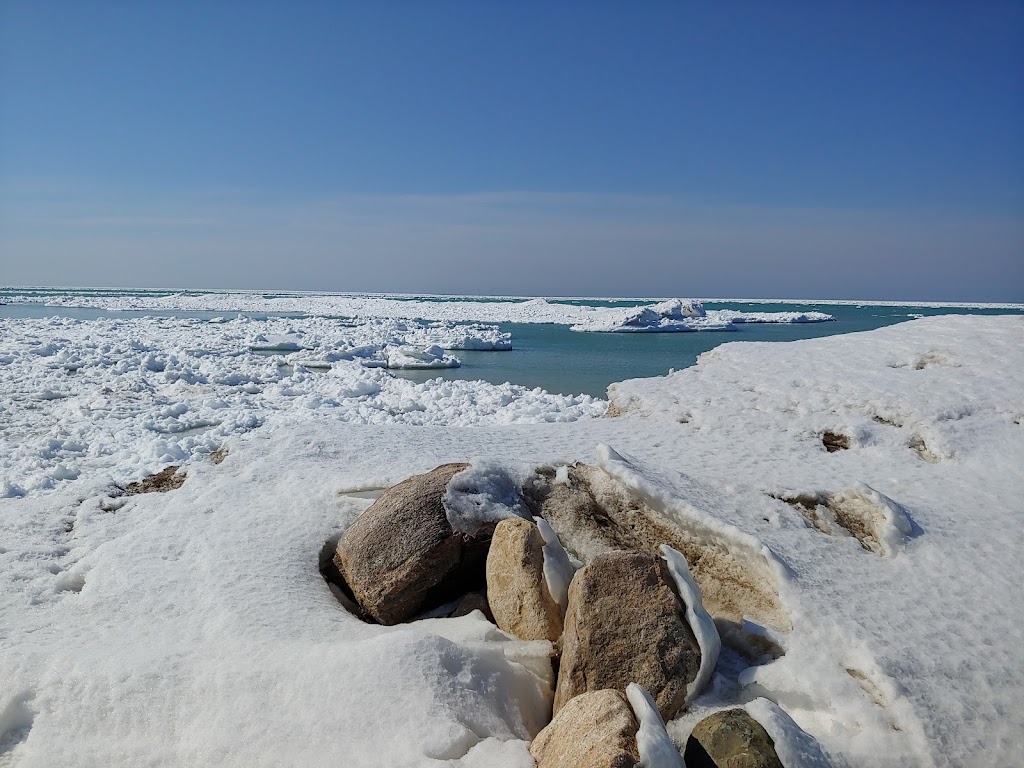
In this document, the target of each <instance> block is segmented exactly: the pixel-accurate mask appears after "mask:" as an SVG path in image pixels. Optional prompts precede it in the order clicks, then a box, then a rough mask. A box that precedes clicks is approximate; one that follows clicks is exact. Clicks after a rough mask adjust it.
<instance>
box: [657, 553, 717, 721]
mask: <svg viewBox="0 0 1024 768" xmlns="http://www.w3.org/2000/svg"><path fill="white" fill-rule="evenodd" d="M661 556H662V558H663V559H664V560H665V562H666V563H667V564H668V570H669V573H671V574H672V580H673V581H674V582H675V585H676V591H677V592H679V597H680V598H681V599H682V601H683V605H684V606H685V607H686V623H687V624H689V625H690V629H691V630H693V634H694V637H696V638H697V645H698V646H699V647H700V669H699V670H698V671H697V677H696V678H694V679H693V680H692V681H691V682H690V684H689V685H688V686H687V687H686V703H687V705H689V704H690V703H692V702H693V700H694V699H695V698H696V697H697V696H699V695H700V694H701V693H702V692H703V691H704V689H705V688H707V686H708V683H710V682H711V678H712V676H713V675H714V674H715V664H717V663H718V654H719V653H720V652H721V649H722V641H721V639H720V638H719V636H718V628H717V627H716V626H715V622H714V620H713V619H712V618H711V616H710V615H709V614H708V612H707V611H706V610H704V602H703V600H701V596H700V588H698V587H697V583H696V582H695V581H694V580H693V576H691V575H690V566H689V564H688V563H687V562H686V558H685V557H683V555H682V553H681V552H679V551H677V550H675V549H672V547H670V546H668V545H667V544H662V545H661Z"/></svg>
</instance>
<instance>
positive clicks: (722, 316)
mask: <svg viewBox="0 0 1024 768" xmlns="http://www.w3.org/2000/svg"><path fill="white" fill-rule="evenodd" d="M830 320H835V318H834V317H833V316H832V315H828V314H825V313H824V312H736V311H733V310H710V311H709V310H705V309H704V305H703V304H702V303H701V302H699V301H694V300H689V301H687V300H683V299H669V300H667V301H663V302H661V303H660V304H652V305H650V306H646V307H632V308H626V309H618V310H605V311H602V312H600V314H597V315H596V316H595V317H594V318H593V319H591V320H588V321H586V322H582V323H577V324H576V325H573V326H572V330H574V331H596V332H601V333H678V332H686V331H735V330H736V325H737V324H740V323H824V322H829V321H830Z"/></svg>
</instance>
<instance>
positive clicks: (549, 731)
mask: <svg viewBox="0 0 1024 768" xmlns="http://www.w3.org/2000/svg"><path fill="white" fill-rule="evenodd" d="M638 727H639V724H638V723H637V720H636V717H635V716H634V714H633V709H632V707H630V705H629V702H628V701H627V700H626V697H625V696H624V695H623V694H622V693H621V692H620V691H613V690H603V691H590V692H589V693H583V694H580V695H579V696H577V697H576V698H574V699H573V700H572V701H570V702H569V703H568V704H566V705H565V706H564V707H562V709H561V710H560V711H559V712H558V714H557V715H555V718H554V719H553V720H552V721H551V722H550V723H549V724H548V725H547V727H545V728H544V730H542V731H541V732H540V733H538V734H537V738H536V739H534V740H533V743H532V744H531V745H530V754H531V755H533V758H534V759H535V760H536V761H537V768H634V766H639V764H640V753H639V751H638V750H637V744H636V732H637V728H638Z"/></svg>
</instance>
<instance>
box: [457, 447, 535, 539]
mask: <svg viewBox="0 0 1024 768" xmlns="http://www.w3.org/2000/svg"><path fill="white" fill-rule="evenodd" d="M529 471H530V470H529V468H527V467H525V466H521V467H516V468H510V467H509V466H508V465H507V464H506V463H502V462H496V461H491V460H487V459H474V460H472V461H470V465H469V466H468V467H466V468H465V469H464V470H462V471H461V472H457V473H456V474H455V475H454V476H453V477H452V479H451V480H449V481H448V487H447V488H446V489H445V492H444V497H443V498H442V499H441V504H442V505H443V506H444V511H445V515H446V517H447V518H448V522H449V523H450V524H451V526H452V528H453V529H454V530H456V531H460V532H462V533H464V534H466V535H467V536H473V535H475V534H476V532H477V531H478V530H479V529H480V528H481V527H482V526H485V525H488V524H491V523H497V522H500V521H501V520H504V519H505V518H506V517H521V518H523V519H525V520H532V519H533V516H532V515H531V514H530V512H529V510H528V509H527V508H526V505H525V504H524V503H523V498H522V496H521V495H520V494H519V489H520V488H521V487H522V485H523V481H524V480H525V479H526V477H527V476H528V473H529Z"/></svg>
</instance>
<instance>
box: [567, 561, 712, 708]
mask: <svg viewBox="0 0 1024 768" xmlns="http://www.w3.org/2000/svg"><path fill="white" fill-rule="evenodd" d="M700 658H701V656H700V648H699V647H698V645H697V640H696V638H695V637H694V634H693V632H692V631H691V629H690V627H689V625H687V623H686V618H685V608H684V607H683V605H682V603H681V602H680V600H679V596H678V595H677V594H676V592H675V589H674V587H673V583H672V577H671V575H670V574H669V572H668V567H667V566H666V565H665V562H664V561H663V560H662V559H661V558H659V557H655V556H654V555H650V554H646V553H642V552H609V553H607V554H602V555H598V556H597V557H595V558H594V559H593V560H592V561H591V562H590V563H589V564H588V565H586V566H585V567H583V568H582V569H580V570H579V571H577V572H576V576H575V577H574V578H573V580H572V585H571V586H570V587H569V608H568V610H567V611H566V615H565V631H564V634H563V636H562V661H561V668H560V669H559V673H558V686H557V688H556V691H555V704H554V709H555V712H556V713H557V712H558V711H559V710H561V708H562V707H564V706H566V705H567V704H568V702H569V701H570V700H571V699H572V698H573V697H575V696H578V695H580V694H582V693H585V692H586V691H593V690H600V689H603V688H614V689H616V690H619V691H624V690H625V689H626V686H628V685H629V684H630V683H631V682H636V683H638V684H640V685H642V686H643V687H644V688H646V689H647V690H648V691H649V692H650V693H651V695H652V696H653V697H654V700H655V702H656V703H657V705H658V709H659V710H660V712H661V714H662V717H664V718H665V720H671V719H672V718H673V717H674V716H675V715H676V714H677V713H678V712H679V711H680V710H681V709H682V708H683V707H684V706H685V703H686V694H687V685H688V684H689V683H690V682H691V681H693V680H695V679H696V678H697V674H698V672H699V670H700Z"/></svg>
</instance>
